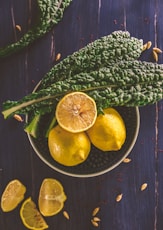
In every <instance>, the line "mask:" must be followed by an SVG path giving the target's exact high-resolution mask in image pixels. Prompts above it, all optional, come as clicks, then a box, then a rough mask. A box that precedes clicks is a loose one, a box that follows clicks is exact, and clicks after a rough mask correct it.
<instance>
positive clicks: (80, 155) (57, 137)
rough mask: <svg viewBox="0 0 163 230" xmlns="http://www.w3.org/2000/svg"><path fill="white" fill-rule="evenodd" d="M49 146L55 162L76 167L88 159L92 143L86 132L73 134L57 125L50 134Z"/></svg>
mask: <svg viewBox="0 0 163 230" xmlns="http://www.w3.org/2000/svg"><path fill="white" fill-rule="evenodd" d="M48 146H49V151H50V154H51V156H52V157H53V158H54V160H55V161H57V162H58V163H60V164H62V165H65V166H74V165H78V164H80V163H82V162H84V161H85V160H86V159H87V157H88V155H89V152H90V148H91V143H90V140H89V138H88V136H87V134H86V133H85V132H80V133H71V132H68V131H66V130H64V129H63V128H62V127H60V126H59V125H57V126H55V127H54V128H53V129H51V131H50V133H49V136H48Z"/></svg>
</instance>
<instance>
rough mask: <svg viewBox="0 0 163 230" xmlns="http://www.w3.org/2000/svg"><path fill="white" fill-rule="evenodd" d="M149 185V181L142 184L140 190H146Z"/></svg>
mask: <svg viewBox="0 0 163 230" xmlns="http://www.w3.org/2000/svg"><path fill="white" fill-rule="evenodd" d="M147 186H148V185H147V183H144V184H142V185H141V188H140V190H141V191H144V190H145V189H146V188H147Z"/></svg>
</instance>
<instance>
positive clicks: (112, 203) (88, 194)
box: [0, 0, 163, 230]
mask: <svg viewBox="0 0 163 230" xmlns="http://www.w3.org/2000/svg"><path fill="white" fill-rule="evenodd" d="M162 12H163V1H162V0H141V1H139V0H123V1H118V0H114V1H112V0H73V1H72V4H71V5H70V7H69V8H68V9H67V10H66V12H65V14H64V17H63V20H62V21H61V22H60V23H59V24H58V25H57V26H55V27H54V28H53V29H52V30H51V31H50V32H49V33H48V34H46V35H45V36H44V37H43V38H41V39H39V40H37V42H35V43H33V44H32V45H31V46H29V47H28V48H26V49H24V50H22V51H20V52H19V53H16V54H14V55H12V56H10V57H8V58H6V59H4V60H1V61H0V108H1V109H2V102H3V101H5V100H7V99H13V100H16V99H20V98H21V97H23V96H24V95H26V94H27V93H29V92H31V91H32V90H33V88H34V87H35V85H36V84H37V83H38V82H39V80H41V79H42V77H43V76H44V74H45V73H47V72H48V71H49V70H50V68H51V67H52V66H53V65H54V64H55V63H56V61H55V57H56V55H57V53H61V55H62V56H61V58H64V57H66V56H67V55H68V54H71V53H73V52H74V51H76V50H78V49H80V48H81V47H83V46H85V45H86V44H88V43H89V42H91V41H93V40H95V39H97V38H99V37H101V36H104V35H107V34H110V33H111V32H113V31H115V30H128V31H129V32H130V34H131V35H132V36H135V37H137V38H142V39H143V40H144V43H145V42H147V41H151V42H152V44H153V46H157V47H159V48H161V49H162V48H163V47H162V46H163V13H162ZM37 13H38V9H37V2H36V0H33V1H32V0H21V1H20V0H1V1H0V46H1V47H2V46H5V45H7V44H9V43H11V42H14V41H16V40H18V39H19V38H20V37H21V36H22V34H24V33H25V32H26V31H27V30H28V29H29V28H30V27H31V26H32V25H33V24H34V23H35V21H36V18H37ZM17 24H18V25H20V26H21V31H19V30H15V25H17ZM143 59H144V60H146V61H154V60H153V57H152V52H151V50H148V51H147V52H146V54H145V55H144V56H143ZM162 61H163V60H162V55H159V63H162ZM162 117H163V102H162V101H160V102H158V103H157V104H154V105H149V106H145V107H142V108H140V118H141V123H140V131H139V136H138V139H137V142H136V144H135V146H134V148H133V150H132V152H131V153H130V155H129V158H131V162H130V163H128V164H125V163H121V164H120V165H119V166H118V167H117V168H116V169H113V170H112V171H110V172H108V173H106V174H104V175H101V176H98V177H94V178H75V177H69V176H65V175H62V174H60V173H58V172H56V171H54V170H52V169H51V168H49V167H48V166H47V165H45V164H44V163H43V162H42V161H41V160H40V159H39V157H38V156H37V155H36V154H35V152H34V150H33V149H32V147H31V145H30V143H29V141H28V138H27V135H26V133H25V132H24V131H23V124H22V123H19V122H17V121H16V120H14V119H9V120H4V119H3V116H2V115H0V134H1V142H0V195H1V194H2V192H3V190H4V188H5V186H6V184H7V183H8V182H9V181H10V180H13V179H15V178H17V179H19V180H21V181H22V182H23V183H24V184H25V185H26V187H27V193H26V195H25V197H26V198H27V197H29V196H31V197H32V198H33V200H34V201H35V202H37V197H38V191H39V188H40V184H41V182H42V180H43V179H44V178H46V177H53V178H56V179H58V180H59V181H61V183H62V184H63V186H64V188H65V192H66V194H67V197H68V199H67V201H66V203H65V209H66V210H67V211H68V213H69V215H70V220H67V219H66V218H64V217H63V214H62V212H61V213H59V214H58V215H56V216H54V217H50V218H46V221H47V222H48V224H49V230H52V229H59V230H91V229H94V228H95V227H93V226H92V224H91V221H90V220H91V213H92V210H93V209H94V208H95V207H97V206H99V207H100V212H99V213H98V216H99V217H100V219H101V222H100V224H99V227H98V228H97V229H101V230H147V229H148V230H156V229H157V230H162V229H163V179H162V178H163V119H162ZM143 183H147V184H148V187H147V189H146V190H144V191H143V192H142V191H140V187H141V185H142V184H143ZM121 193H122V194H123V198H122V200H121V202H116V196H117V195H118V194H121ZM19 208H20V206H19V207H18V208H16V209H15V210H14V211H12V212H10V213H3V212H2V210H0V229H1V230H13V229H15V230H23V229H26V228H25V227H24V226H23V224H22V222H21V219H20V217H19Z"/></svg>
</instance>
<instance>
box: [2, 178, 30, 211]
mask: <svg viewBox="0 0 163 230" xmlns="http://www.w3.org/2000/svg"><path fill="white" fill-rule="evenodd" d="M25 192H26V187H25V186H24V185H23V184H22V183H21V182H20V181H19V180H17V179H15V180H12V181H10V182H9V183H8V184H7V186H6V188H5V190H4V192H3V193H2V197H1V208H2V210H3V211H4V212H9V211H12V210H13V209H15V208H16V207H17V206H18V204H19V203H20V202H21V201H22V200H23V199H24V194H25Z"/></svg>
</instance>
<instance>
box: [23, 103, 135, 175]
mask: <svg viewBox="0 0 163 230" xmlns="http://www.w3.org/2000/svg"><path fill="white" fill-rule="evenodd" d="M115 109H116V110H117V111H118V112H119V113H120V114H121V116H122V118H123V120H124V122H125V125H126V131H127V136H126V140H125V143H124V145H123V146H122V148H121V149H120V150H119V151H109V152H103V151H101V150H99V149H97V148H95V147H94V146H92V147H91V152H90V154H89V157H88V158H87V160H86V161H85V162H83V163H81V164H79V165H77V166H72V167H70V166H64V165H61V164H59V163H57V162H56V161H55V160H54V159H53V158H52V157H51V155H50V153H49V149H48V140H47V138H45V136H44V135H43V130H44V127H45V124H46V123H47V121H48V115H46V116H44V117H43V118H42V119H41V121H40V122H39V133H40V135H39V137H38V138H37V139H36V138H33V137H32V136H30V135H28V138H29V140H30V143H31V145H32V147H33V149H34V150H35V152H36V154H37V155H38V156H39V157H40V158H41V159H42V160H43V162H45V163H46V164H47V165H48V166H50V167H51V168H53V169H54V170H56V171H58V172H60V173H62V174H66V175H69V176H74V177H93V176H98V175H101V174H104V173H106V172H108V171H110V170H112V169H113V168H115V167H117V166H118V165H119V164H120V163H121V162H122V161H123V160H124V158H126V157H127V155H128V154H129V153H130V152H131V150H132V148H133V146H134V144H135V141H136V139H137V136H138V131H139V109H138V108H137V107H115ZM27 119H28V118H27Z"/></svg>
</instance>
